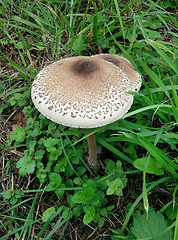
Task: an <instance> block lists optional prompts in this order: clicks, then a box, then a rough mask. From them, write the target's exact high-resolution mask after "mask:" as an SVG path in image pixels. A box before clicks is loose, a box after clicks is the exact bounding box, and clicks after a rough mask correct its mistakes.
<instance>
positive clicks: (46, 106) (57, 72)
mask: <svg viewBox="0 0 178 240" xmlns="http://www.w3.org/2000/svg"><path fill="white" fill-rule="evenodd" d="M129 91H132V82H131V81H130V80H129V79H128V78H127V76H126V74H125V73H123V71H122V70H121V69H120V68H119V67H117V66H115V65H114V64H112V63H109V62H107V61H104V60H102V59H99V58H97V57H96V58H94V57H84V56H78V57H69V58H65V59H62V60H60V61H57V62H54V63H53V64H50V65H49V66H47V67H45V68H43V69H42V70H41V71H40V72H39V74H38V75H37V76H36V78H35V80H34V82H33V84H32V90H31V97H32V101H33V102H34V105H35V107H36V108H37V109H38V110H39V111H40V112H41V113H42V114H43V115H44V116H46V117H47V118H48V119H50V120H52V121H54V122H56V123H59V124H62V125H64V126H70V127H77V128H78V127H79V128H95V127H99V126H104V125H106V124H109V123H111V122H114V121H116V120H118V119H119V118H121V117H122V116H123V115H124V114H125V113H126V112H127V111H128V110H129V108H130V107H131V105H132V102H133V95H131V94H129V93H127V92H129Z"/></svg>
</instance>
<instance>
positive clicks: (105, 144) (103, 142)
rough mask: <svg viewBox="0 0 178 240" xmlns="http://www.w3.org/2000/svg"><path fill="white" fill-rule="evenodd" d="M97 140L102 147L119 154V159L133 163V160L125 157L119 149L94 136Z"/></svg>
mask: <svg viewBox="0 0 178 240" xmlns="http://www.w3.org/2000/svg"><path fill="white" fill-rule="evenodd" d="M96 140H97V142H99V143H100V144H101V145H102V146H103V147H105V148H107V149H108V150H109V151H111V152H113V153H114V154H116V155H117V156H119V157H120V158H121V159H123V160H125V161H127V162H129V163H133V160H132V159H131V158H129V157H127V156H126V155H125V154H123V153H122V152H120V151H119V150H117V149H116V148H115V147H113V146H112V145H110V144H109V143H107V142H106V141H104V140H103V139H101V138H99V137H96Z"/></svg>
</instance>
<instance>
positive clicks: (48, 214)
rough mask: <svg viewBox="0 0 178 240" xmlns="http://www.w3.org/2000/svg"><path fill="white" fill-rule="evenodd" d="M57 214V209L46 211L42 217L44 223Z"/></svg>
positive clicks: (51, 208)
mask: <svg viewBox="0 0 178 240" xmlns="http://www.w3.org/2000/svg"><path fill="white" fill-rule="evenodd" d="M55 212H56V209H55V207H50V208H48V209H46V210H45V211H44V213H43V215H42V221H43V222H46V221H47V220H48V218H49V217H51V216H52V215H53V214H54V213H55Z"/></svg>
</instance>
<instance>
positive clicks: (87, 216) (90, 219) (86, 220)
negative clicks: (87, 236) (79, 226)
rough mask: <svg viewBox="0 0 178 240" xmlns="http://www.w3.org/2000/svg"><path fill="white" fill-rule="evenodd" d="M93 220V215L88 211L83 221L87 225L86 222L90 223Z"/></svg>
mask: <svg viewBox="0 0 178 240" xmlns="http://www.w3.org/2000/svg"><path fill="white" fill-rule="evenodd" d="M92 220H93V216H92V215H90V214H89V213H86V214H85V215H84V217H83V223H84V224H85V225H86V224H89V223H90V222H91V221H92Z"/></svg>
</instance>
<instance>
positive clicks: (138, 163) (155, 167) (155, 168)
mask: <svg viewBox="0 0 178 240" xmlns="http://www.w3.org/2000/svg"><path fill="white" fill-rule="evenodd" d="M146 161H147V158H146V157H143V158H139V159H137V160H135V161H134V162H133V165H134V167H135V168H137V169H139V170H141V171H146V172H147V173H151V174H156V175H162V174H163V173H164V171H163V170H162V169H161V168H162V165H161V163H160V162H158V161H157V160H156V159H155V158H150V159H149V163H148V166H147V169H146V170H145V164H146Z"/></svg>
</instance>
